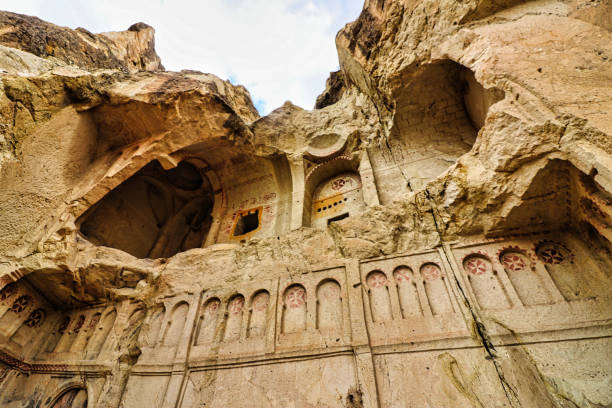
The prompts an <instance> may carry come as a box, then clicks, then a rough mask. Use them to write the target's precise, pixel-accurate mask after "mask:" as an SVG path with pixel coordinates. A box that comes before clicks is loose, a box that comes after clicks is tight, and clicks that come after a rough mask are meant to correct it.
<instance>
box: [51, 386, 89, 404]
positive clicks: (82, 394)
mask: <svg viewBox="0 0 612 408" xmlns="http://www.w3.org/2000/svg"><path fill="white" fill-rule="evenodd" d="M50 407H51V408H87V390H85V389H84V388H71V389H69V390H66V391H63V392H62V393H61V394H60V395H58V396H57V397H56V398H55V400H54V402H53V403H52V404H51V406H50Z"/></svg>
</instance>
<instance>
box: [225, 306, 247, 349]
mask: <svg viewBox="0 0 612 408" xmlns="http://www.w3.org/2000/svg"><path fill="white" fill-rule="evenodd" d="M243 316H244V296H242V295H235V296H233V297H232V298H231V299H230V300H229V301H228V303H227V320H226V322H225V334H224V336H223V340H224V341H235V340H238V339H240V335H241V333H242V321H243V320H244V319H243Z"/></svg>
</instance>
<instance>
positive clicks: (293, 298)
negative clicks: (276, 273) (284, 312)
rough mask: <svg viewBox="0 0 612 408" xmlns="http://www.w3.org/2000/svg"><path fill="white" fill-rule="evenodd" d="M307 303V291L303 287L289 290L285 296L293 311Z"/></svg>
mask: <svg viewBox="0 0 612 408" xmlns="http://www.w3.org/2000/svg"><path fill="white" fill-rule="evenodd" d="M305 301H306V291H305V290H304V288H302V287H301V286H294V287H292V288H289V290H288V291H287V294H286V295H285V303H286V304H287V305H288V306H289V307H290V308H292V309H295V308H298V307H300V306H302V305H303V304H304V302H305Z"/></svg>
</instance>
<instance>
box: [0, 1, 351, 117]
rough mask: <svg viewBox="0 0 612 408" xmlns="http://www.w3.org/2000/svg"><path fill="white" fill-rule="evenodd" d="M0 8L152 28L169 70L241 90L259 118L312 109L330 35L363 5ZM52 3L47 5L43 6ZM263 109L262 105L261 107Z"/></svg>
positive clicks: (328, 60)
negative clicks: (290, 107)
mask: <svg viewBox="0 0 612 408" xmlns="http://www.w3.org/2000/svg"><path fill="white" fill-rule="evenodd" d="M3 3H4V4H3V5H2V8H4V9H5V10H10V11H14V12H18V13H23V14H30V15H36V16H38V17H40V18H42V19H44V20H47V21H50V22H52V23H55V24H58V25H63V26H68V27H71V28H76V27H77V26H81V27H85V28H86V29H88V30H90V31H93V32H101V31H118V30H125V29H127V27H129V26H130V25H131V24H132V23H135V22H138V21H143V22H145V23H147V24H150V25H152V26H153V27H155V30H156V49H157V53H158V54H159V55H160V56H161V58H162V63H163V64H164V65H165V67H166V69H168V70H181V69H195V70H199V71H203V72H211V73H213V74H216V75H218V76H220V77H221V78H224V79H228V78H230V77H231V78H232V81H234V82H235V83H238V84H243V85H245V86H246V87H247V88H248V89H249V91H250V92H251V96H252V98H253V101H254V102H259V103H258V106H259V107H260V109H262V112H261V113H262V114H266V113H268V112H269V111H270V110H272V109H275V108H277V107H279V106H280V105H282V104H283V103H284V102H285V101H286V100H291V101H292V102H293V103H295V104H297V105H299V106H302V107H304V108H306V109H311V108H312V107H313V105H314V100H315V97H316V96H317V95H318V94H319V93H320V92H321V91H322V90H323V88H324V86H325V79H326V78H327V76H328V74H329V72H330V71H333V70H335V69H337V66H338V59H337V55H336V49H335V44H334V38H335V34H336V32H337V31H338V29H340V28H341V27H342V26H343V25H344V24H345V23H347V22H349V21H351V20H354V19H355V18H356V17H357V14H358V13H359V11H360V10H361V6H362V0H106V1H99V0H98V1H87V0H78V1H75V0H58V1H53V2H48V1H44V0H30V1H24V0H5V1H3ZM50 3H52V4H50ZM262 105H263V106H262Z"/></svg>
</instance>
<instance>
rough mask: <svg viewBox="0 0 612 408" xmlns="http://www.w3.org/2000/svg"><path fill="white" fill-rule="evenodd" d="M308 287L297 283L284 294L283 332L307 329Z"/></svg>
mask: <svg viewBox="0 0 612 408" xmlns="http://www.w3.org/2000/svg"><path fill="white" fill-rule="evenodd" d="M307 306H308V305H307V302H306V289H305V288H304V286H302V285H299V284H295V285H291V286H289V287H288V288H287V289H286V290H285V292H284V294H283V318H282V332H283V333H297V332H301V331H304V330H306V313H307Z"/></svg>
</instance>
